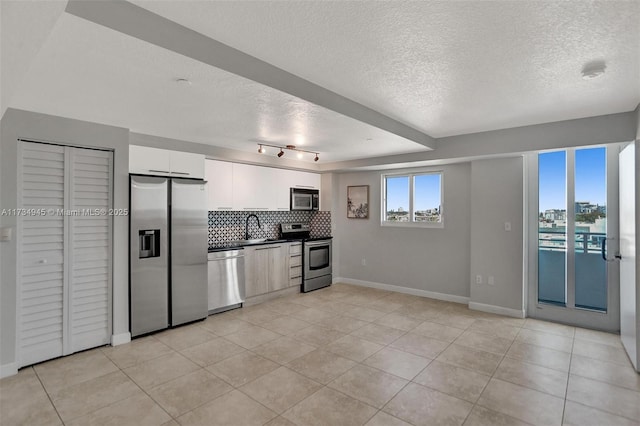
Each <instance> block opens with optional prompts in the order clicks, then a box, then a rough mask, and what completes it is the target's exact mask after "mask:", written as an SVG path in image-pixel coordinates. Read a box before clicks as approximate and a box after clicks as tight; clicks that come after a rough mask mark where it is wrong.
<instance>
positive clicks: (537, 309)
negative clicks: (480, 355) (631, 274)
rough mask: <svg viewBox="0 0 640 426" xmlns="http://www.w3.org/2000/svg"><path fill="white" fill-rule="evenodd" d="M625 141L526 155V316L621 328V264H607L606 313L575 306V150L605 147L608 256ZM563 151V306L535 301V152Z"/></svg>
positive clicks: (613, 243)
mask: <svg viewBox="0 0 640 426" xmlns="http://www.w3.org/2000/svg"><path fill="white" fill-rule="evenodd" d="M623 145H624V144H617V143H616V144H606V145H593V146H585V147H576V148H564V149H554V150H549V151H540V152H532V153H529V154H527V155H526V156H525V157H526V165H525V169H526V175H527V179H526V191H525V192H526V195H525V197H526V198H525V211H526V214H525V220H526V228H525V229H526V232H527V238H526V240H527V250H526V251H525V253H526V261H525V264H526V265H527V268H526V269H527V272H526V277H527V287H528V290H527V291H526V292H525V293H524V294H525V297H526V300H525V305H526V306H527V316H528V317H530V318H537V319H542V320H548V321H554V322H559V323H563V324H570V325H575V326H580V327H586V328H592V329H597V330H604V331H614V332H615V331H618V330H620V267H619V263H618V262H608V263H607V312H599V311H594V310H589V309H583V308H576V307H575V221H574V220H575V209H574V205H575V204H574V203H575V200H574V198H575V152H576V151H577V150H580V149H589V148H601V147H605V148H607V150H606V152H607V155H606V161H607V163H606V168H607V174H606V179H607V184H606V188H607V242H606V243H607V247H606V248H607V255H608V256H607V257H608V258H609V259H612V258H613V257H614V254H615V253H617V252H618V247H619V241H618V234H619V233H618V193H619V191H618V154H619V152H620V150H621V149H622V147H623ZM552 151H565V152H566V155H567V176H566V183H567V227H566V253H567V263H566V268H567V269H566V279H567V281H566V284H567V297H566V306H557V305H553V304H547V303H541V302H538V245H539V241H538V238H539V237H538V215H539V207H538V155H539V154H540V153H543V152H552Z"/></svg>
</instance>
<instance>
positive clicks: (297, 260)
mask: <svg viewBox="0 0 640 426" xmlns="http://www.w3.org/2000/svg"><path fill="white" fill-rule="evenodd" d="M300 265H302V256H301V255H296V256H291V262H290V263H289V266H291V267H292V268H293V267H294V266H300Z"/></svg>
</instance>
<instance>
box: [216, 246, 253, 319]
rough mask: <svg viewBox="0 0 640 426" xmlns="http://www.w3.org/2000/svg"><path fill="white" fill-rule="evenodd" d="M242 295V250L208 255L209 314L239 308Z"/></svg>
mask: <svg viewBox="0 0 640 426" xmlns="http://www.w3.org/2000/svg"><path fill="white" fill-rule="evenodd" d="M244 294H245V293H244V249H241V248H240V249H238V248H234V249H232V250H223V251H214V252H211V253H209V314H215V313H217V312H222V311H227V310H229V309H234V308H239V307H240V306H242V302H244Z"/></svg>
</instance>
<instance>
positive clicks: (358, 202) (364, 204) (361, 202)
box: [347, 185, 369, 219]
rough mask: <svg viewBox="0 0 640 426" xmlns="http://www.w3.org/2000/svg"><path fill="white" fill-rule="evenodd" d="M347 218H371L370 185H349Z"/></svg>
mask: <svg viewBox="0 0 640 426" xmlns="http://www.w3.org/2000/svg"><path fill="white" fill-rule="evenodd" d="M347 218H349V219H369V185H357V186H347Z"/></svg>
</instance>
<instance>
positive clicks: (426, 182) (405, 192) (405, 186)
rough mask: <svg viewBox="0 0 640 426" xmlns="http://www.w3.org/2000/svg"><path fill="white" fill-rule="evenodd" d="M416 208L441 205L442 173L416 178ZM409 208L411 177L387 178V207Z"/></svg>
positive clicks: (396, 208)
mask: <svg viewBox="0 0 640 426" xmlns="http://www.w3.org/2000/svg"><path fill="white" fill-rule="evenodd" d="M415 179H416V180H415V193H416V195H415V207H414V208H415V210H427V209H433V208H436V207H438V206H440V175H439V174H427V175H419V176H416V178H415ZM398 207H402V208H403V209H404V210H405V211H408V210H409V177H407V176H400V177H390V178H387V208H388V209H389V210H398Z"/></svg>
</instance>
